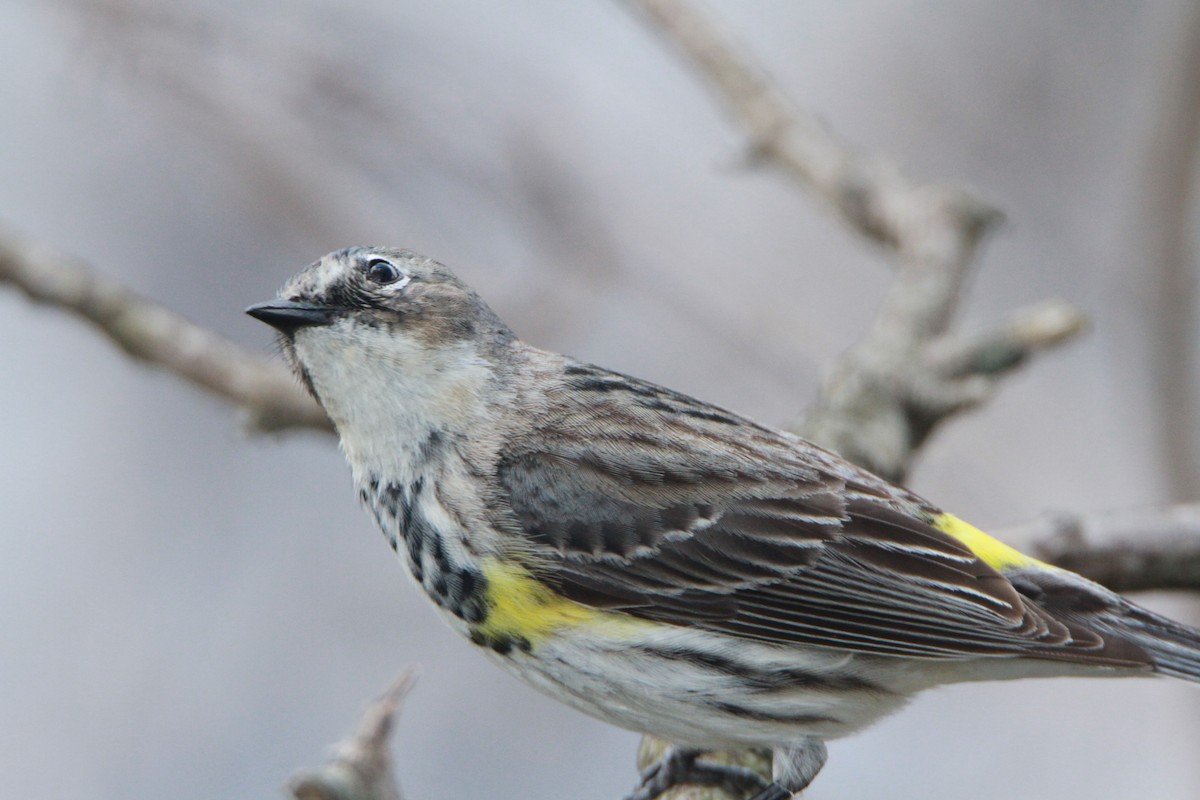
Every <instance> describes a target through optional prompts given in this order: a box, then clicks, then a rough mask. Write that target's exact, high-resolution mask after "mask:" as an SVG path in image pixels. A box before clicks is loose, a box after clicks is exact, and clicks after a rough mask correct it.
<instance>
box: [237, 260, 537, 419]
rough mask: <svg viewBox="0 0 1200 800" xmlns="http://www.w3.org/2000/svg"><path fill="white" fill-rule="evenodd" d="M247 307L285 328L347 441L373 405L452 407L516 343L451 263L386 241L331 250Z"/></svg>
mask: <svg viewBox="0 0 1200 800" xmlns="http://www.w3.org/2000/svg"><path fill="white" fill-rule="evenodd" d="M246 313H248V314H249V315H250V316H252V317H254V318H256V319H259V320H262V321H263V322H265V323H267V324H268V325H271V326H272V327H274V328H275V329H276V330H277V331H278V332H279V339H280V343H281V345H282V348H283V351H284V354H285V356H286V357H287V359H288V361H289V362H290V363H291V365H292V367H293V368H294V369H295V371H296V373H297V374H298V375H299V376H300V378H301V380H303V382H304V384H305V386H307V387H308V389H309V391H310V392H312V394H313V396H314V397H316V399H317V400H318V402H320V403H321V404H322V405H323V406H325V410H326V411H327V412H328V413H329V415H330V417H331V418H332V419H333V421H334V423H335V424H336V425H337V426H338V428H339V429H340V430H341V431H342V433H343V438H344V437H345V434H346V428H347V427H348V426H352V425H353V424H354V423H355V422H357V421H359V420H361V419H369V418H370V417H371V416H373V414H372V413H370V407H371V405H372V404H376V405H384V406H388V407H396V406H402V407H404V408H405V409H407V412H409V413H434V414H436V413H437V412H439V411H442V412H446V411H450V410H451V409H449V408H445V406H446V404H447V403H452V402H453V397H451V395H453V394H454V392H455V391H457V392H458V394H459V395H461V394H463V392H464V391H467V390H468V387H471V386H475V385H477V384H478V383H479V381H480V380H485V379H486V377H487V376H490V374H491V373H492V372H493V367H494V365H495V363H496V361H497V359H496V354H497V353H498V352H499V351H501V350H503V349H504V348H505V347H506V346H507V345H509V344H510V343H511V342H512V341H513V335H512V332H511V331H510V330H509V329H508V327H507V326H505V325H504V323H503V322H501V321H500V320H499V318H497V317H496V315H495V314H494V313H493V312H492V310H491V309H490V308H488V306H487V304H485V303H484V302H483V301H482V300H481V299H480V298H479V296H478V295H477V294H476V293H475V292H474V291H473V290H472V289H471V288H470V287H468V286H467V285H466V284H465V283H463V282H462V281H460V280H459V279H458V278H457V277H455V275H454V274H453V273H452V272H450V270H449V269H447V268H446V267H444V266H442V265H441V264H439V263H437V262H436V261H433V260H432V259H429V258H426V257H424V256H421V255H417V254H416V253H413V252H411V251H408V250H400V249H395V248H387V247H350V248H347V249H345V250H339V251H337V252H334V253H330V254H329V255H327V256H325V257H324V258H322V259H320V260H319V261H317V262H316V263H314V264H312V265H311V266H309V267H308V268H307V269H305V270H304V271H303V272H301V273H299V274H298V275H296V276H295V277H293V278H292V279H291V280H289V281H288V282H287V284H286V285H285V286H284V287H283V289H282V290H280V292H279V297H278V298H277V299H275V300H271V301H268V302H266V303H259V304H258V305H254V306H251V307H250V308H248V309H246ZM485 373H486V375H485ZM456 387H457V388H456Z"/></svg>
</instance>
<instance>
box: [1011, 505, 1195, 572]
mask: <svg viewBox="0 0 1200 800" xmlns="http://www.w3.org/2000/svg"><path fill="white" fill-rule="evenodd" d="M1004 535H1005V536H1006V537H1007V538H1009V539H1010V540H1012V541H1032V542H1033V543H1034V544H1033V548H1032V549H1033V552H1034V553H1035V554H1036V555H1037V556H1038V558H1041V559H1043V560H1045V561H1048V562H1050V563H1052V564H1057V565H1058V566H1060V567H1063V568H1064V569H1069V570H1071V571H1072V572H1078V573H1079V574H1080V575H1083V576H1085V577H1087V578H1091V579H1092V580H1094V581H1096V582H1097V583H1101V584H1103V585H1105V586H1107V587H1108V588H1110V589H1112V590H1113V591H1116V592H1137V591H1147V590H1153V589H1190V590H1193V591H1195V590H1197V589H1200V504H1185V505H1178V506H1171V507H1168V508H1145V509H1130V510H1125V511H1116V512H1108V513H1104V514H1071V513H1058V514H1051V515H1047V516H1046V517H1044V518H1042V519H1039V520H1035V521H1033V522H1031V523H1028V524H1026V525H1023V526H1021V527H1018V528H1014V529H1012V530H1010V531H1005V532H1004Z"/></svg>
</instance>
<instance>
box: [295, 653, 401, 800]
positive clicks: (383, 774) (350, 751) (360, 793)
mask: <svg viewBox="0 0 1200 800" xmlns="http://www.w3.org/2000/svg"><path fill="white" fill-rule="evenodd" d="M416 680H417V670H416V669H415V668H413V667H409V668H407V669H405V670H404V671H403V672H401V673H400V675H399V676H398V677H397V678H396V680H395V681H393V682H392V685H391V686H390V687H389V688H388V690H387V691H386V692H384V694H383V695H382V696H381V697H380V698H379V699H377V700H376V701H375V702H373V703H371V705H370V706H368V707H367V710H366V711H365V712H363V716H362V720H361V721H360V722H359V726H358V731H357V732H355V734H354V735H353V736H351V737H350V738H349V739H346V740H345V741H343V742H342V743H341V744H339V745H338V746H337V748H336V749H335V751H334V754H333V760H332V761H330V762H329V763H328V764H326V765H325V766H323V767H319V768H317V769H311V770H301V771H300V772H298V773H296V774H295V775H294V776H292V778H290V779H289V780H288V789H289V790H290V791H291V793H292V795H293V796H294V797H295V798H296V800H400V788H399V785H398V784H397V782H396V778H395V776H394V775H393V772H392V759H391V755H390V753H389V752H388V750H389V747H390V745H391V736H392V728H393V725H394V723H395V718H396V712H397V711H398V710H399V709H400V707H401V706H402V705H403V703H404V698H405V697H407V696H408V693H409V691H411V690H412V687H413V684H415V683H416Z"/></svg>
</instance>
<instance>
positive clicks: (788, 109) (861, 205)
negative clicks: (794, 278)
mask: <svg viewBox="0 0 1200 800" xmlns="http://www.w3.org/2000/svg"><path fill="white" fill-rule="evenodd" d="M625 2H626V3H627V4H628V5H630V6H632V7H633V8H634V9H636V10H637V11H638V12H639V13H640V14H641V16H642V17H643V19H645V20H646V21H647V22H648V23H649V25H650V26H651V28H652V29H653V30H654V31H655V32H656V33H658V34H659V35H660V36H661V37H662V38H664V39H665V40H667V41H668V42H670V43H671V44H672V45H673V46H675V47H676V49H678V50H679V52H680V53H681V54H682V55H683V57H684V59H685V60H686V61H687V62H688V63H689V64H690V65H691V66H692V67H694V68H695V70H696V71H697V73H699V75H700V76H701V78H702V79H703V80H704V81H705V82H706V84H707V85H708V87H709V88H710V89H711V90H712V91H713V92H714V94H715V95H716V97H717V99H718V101H719V102H720V103H722V105H724V106H725V108H726V110H727V111H728V112H729V113H730V115H731V116H732V117H733V119H734V121H735V122H736V123H737V124H738V125H740V126H741V127H742V128H744V129H745V130H746V132H747V133H748V135H749V137H750V139H751V141H752V143H753V151H754V154H755V155H756V156H757V157H758V159H759V160H761V161H764V162H765V163H768V164H771V165H772V166H774V167H776V168H778V169H779V170H780V171H782V172H783V173H784V174H786V175H788V176H789V177H791V178H793V179H794V180H795V181H796V182H797V183H798V184H799V185H801V186H803V187H804V188H805V189H807V190H809V191H810V192H812V193H813V194H815V195H817V197H819V198H820V199H821V200H823V201H824V202H825V203H826V204H827V205H828V206H829V207H831V208H832V209H834V211H835V212H836V213H837V215H838V216H839V217H840V218H841V219H842V221H843V222H845V223H846V224H847V225H848V226H849V227H850V228H851V229H852V230H854V231H856V232H857V233H859V234H861V235H863V236H865V237H867V238H869V239H871V240H873V241H875V242H877V243H878V244H881V245H883V246H884V247H887V248H889V249H890V250H892V251H893V252H895V253H896V255H897V256H898V258H899V261H900V264H899V269H898V271H897V273H896V276H895V278H894V279H893V281H892V284H891V286H890V287H889V289H888V292H887V294H886V296H885V297H884V300H883V304H882V306H881V307H880V310H879V313H878V315H877V317H876V319H875V322H874V323H873V325H872V327H871V329H870V330H869V331H868V332H867V334H866V336H865V337H864V338H863V339H862V340H861V341H860V342H859V343H858V344H856V345H855V346H854V347H853V348H851V349H850V350H849V351H847V352H846V354H845V355H844V356H843V357H842V359H841V360H840V361H839V362H838V363H837V365H836V366H835V368H834V369H833V371H832V373H831V374H830V375H829V377H828V378H827V379H826V381H825V384H824V386H823V388H822V391H821V396H820V397H819V399H818V401H817V403H816V405H815V406H814V407H813V408H812V409H811V410H810V411H809V412H808V414H807V415H806V416H805V418H804V419H803V420H802V421H800V422H798V423H796V424H795V425H794V426H793V428H794V429H795V430H797V432H799V433H801V434H803V435H804V436H806V437H807V438H809V439H812V440H813V441H816V442H818V443H820V444H822V445H825V446H826V447H829V448H831V449H833V450H836V451H837V452H839V453H841V454H842V455H843V456H845V457H847V458H849V459H851V460H852V461H855V462H857V463H859V464H862V465H863V466H866V467H868V468H869V469H871V470H872V471H874V472H877V473H879V474H881V475H884V476H886V477H888V478H891V479H892V480H896V481H903V480H904V477H905V475H906V474H907V472H908V469H909V467H910V465H911V463H912V459H913V456H914V455H915V453H916V451H917V450H918V449H919V448H920V447H921V445H922V444H924V442H925V441H926V439H928V437H929V436H930V434H932V433H933V431H934V430H935V429H936V428H937V426H938V425H939V424H941V423H942V422H943V421H945V420H946V419H947V418H949V417H950V416H952V415H953V414H956V413H959V412H961V411H964V410H966V409H969V408H973V407H974V406H977V405H978V404H980V403H981V402H983V401H985V400H987V399H988V398H989V397H990V396H991V394H992V393H993V391H994V390H995V388H996V385H997V380H998V378H1000V377H1001V376H1002V375H1004V374H1006V373H1007V372H1008V371H1010V370H1012V369H1013V368H1015V367H1016V366H1017V365H1018V364H1020V363H1021V362H1022V361H1024V360H1025V359H1026V358H1027V357H1028V356H1029V355H1031V354H1033V353H1035V352H1038V351H1039V350H1042V349H1045V348H1047V347H1049V346H1051V345H1054V344H1058V343H1059V342H1062V341H1065V340H1066V339H1068V338H1070V337H1071V336H1072V335H1073V334H1074V333H1077V332H1078V331H1079V330H1081V329H1082V327H1083V323H1082V317H1081V315H1079V314H1078V313H1077V312H1075V311H1074V310H1072V309H1069V308H1066V307H1065V306H1061V305H1060V306H1057V309H1058V311H1057V312H1056V318H1055V319H1054V320H1051V322H1053V324H1050V325H1049V329H1045V330H1041V331H1040V332H1038V331H1037V330H1036V329H1035V330H1034V332H1033V333H1032V334H1031V333H1030V330H1029V329H1026V330H1024V331H1019V332H1018V331H1013V330H1012V326H1006V327H1005V328H1001V329H999V330H997V331H996V332H994V333H993V334H989V335H988V336H985V337H982V338H979V337H971V338H967V339H963V340H961V341H959V340H958V339H957V337H954V336H952V335H951V334H949V333H948V330H949V327H950V323H951V321H952V319H953V316H954V312H955V310H956V309H957V307H958V304H959V300H960V294H961V292H962V288H963V284H964V282H965V280H966V277H967V274H968V273H969V268H970V265H971V262H972V260H973V259H974V257H975V252H976V249H977V247H978V245H979V243H980V241H981V240H982V238H983V236H984V234H985V233H986V232H987V231H988V230H989V229H990V228H991V227H992V226H993V225H994V224H995V223H996V222H997V221H998V220H999V219H1000V214H999V212H998V211H996V210H995V209H993V208H992V207H990V206H988V205H987V204H985V203H983V202H982V201H980V200H978V199H976V198H974V197H973V196H971V195H970V194H969V193H967V192H966V191H965V190H962V189H958V188H955V187H951V186H943V185H917V184H914V183H913V182H911V181H910V180H908V179H907V178H906V177H905V176H904V175H903V174H902V173H901V171H900V170H899V169H898V168H897V167H896V166H895V165H893V164H891V163H890V162H888V161H887V160H885V159H883V158H881V157H878V156H872V155H868V154H865V153H862V152H860V151H858V150H856V149H854V148H852V147H850V145H848V144H847V143H845V142H844V141H842V140H841V139H839V138H838V137H837V136H836V135H835V134H833V133H832V132H831V131H830V130H829V129H828V128H827V127H826V126H824V125H823V124H821V123H820V122H819V121H818V120H817V119H816V118H815V117H814V116H813V115H811V114H808V113H805V112H803V111H801V110H800V109H798V108H796V107H795V106H794V105H793V104H792V103H791V102H789V101H788V100H787V98H786V97H784V96H783V95H782V94H781V93H780V92H779V91H778V90H777V89H776V88H775V87H774V86H772V85H771V83H770V81H769V80H767V78H766V77H765V76H764V74H763V71H762V70H761V69H760V68H758V67H757V66H756V65H754V64H752V63H751V62H750V61H749V59H748V58H747V57H746V53H747V49H746V48H745V47H740V46H738V45H737V44H736V43H734V42H733V41H731V40H729V39H728V38H726V37H725V36H724V35H722V33H721V32H720V31H719V30H718V29H717V27H716V26H715V25H713V24H712V23H711V22H710V21H709V20H708V19H707V18H706V16H705V15H704V14H703V13H702V12H700V11H698V10H697V9H696V8H695V7H694V6H693V5H692V4H690V3H688V2H686V0H625ZM1033 313H1040V314H1041V321H1042V322H1043V323H1046V322H1047V314H1046V313H1045V310H1044V309H1043V310H1040V311H1039V312H1033ZM1043 327H1045V326H1043ZM954 352H957V353H960V354H964V355H966V354H972V353H973V354H974V355H976V356H978V358H974V359H971V358H959V359H957V360H956V361H955V362H954V364H953V365H951V364H948V363H946V358H947V355H946V354H947V353H954Z"/></svg>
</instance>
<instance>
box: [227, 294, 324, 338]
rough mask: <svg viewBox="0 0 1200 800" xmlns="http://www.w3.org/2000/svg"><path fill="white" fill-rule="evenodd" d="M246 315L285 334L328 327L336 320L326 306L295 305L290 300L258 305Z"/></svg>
mask: <svg viewBox="0 0 1200 800" xmlns="http://www.w3.org/2000/svg"><path fill="white" fill-rule="evenodd" d="M246 313H247V314H249V315H250V316H252V317H254V318H255V319H257V320H261V321H262V322H265V323H267V324H268V325H270V326H271V327H273V328H275V329H277V330H279V331H282V332H283V333H292V332H293V331H295V330H296V329H297V328H306V327H312V326H314V325H328V324H329V323H331V322H333V318H334V315H333V312H332V310H330V309H328V308H326V307H324V306H317V305H312V304H311V303H293V302H291V301H290V300H271V301H268V302H266V303H258V304H256V305H252V306H250V307H249V308H247V309H246Z"/></svg>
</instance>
